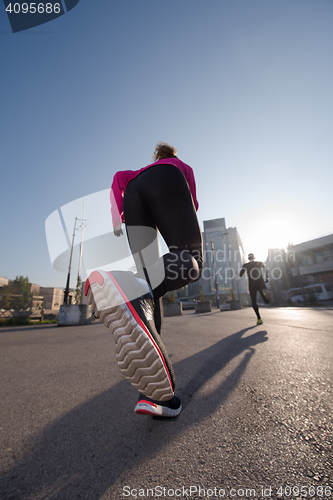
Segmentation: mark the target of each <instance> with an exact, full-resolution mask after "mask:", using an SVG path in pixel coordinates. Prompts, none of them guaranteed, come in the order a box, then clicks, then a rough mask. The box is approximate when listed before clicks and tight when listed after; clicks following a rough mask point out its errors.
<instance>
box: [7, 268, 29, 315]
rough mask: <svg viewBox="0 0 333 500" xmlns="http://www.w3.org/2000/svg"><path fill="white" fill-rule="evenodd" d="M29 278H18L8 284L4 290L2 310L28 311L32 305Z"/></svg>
mask: <svg viewBox="0 0 333 500" xmlns="http://www.w3.org/2000/svg"><path fill="white" fill-rule="evenodd" d="M30 288H31V286H30V283H29V278H24V277H23V276H16V278H15V280H14V281H11V282H10V283H8V285H6V286H4V287H3V289H2V296H3V299H2V301H1V302H2V304H1V305H2V308H3V309H16V310H22V309H27V308H28V307H29V305H30V304H31V292H30Z"/></svg>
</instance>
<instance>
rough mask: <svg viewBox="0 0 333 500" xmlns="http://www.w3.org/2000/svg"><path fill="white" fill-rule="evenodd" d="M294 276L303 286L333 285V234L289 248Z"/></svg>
mask: <svg viewBox="0 0 333 500" xmlns="http://www.w3.org/2000/svg"><path fill="white" fill-rule="evenodd" d="M289 255H290V261H291V262H292V274H293V276H295V277H297V276H299V277H300V278H301V280H302V285H303V286H306V285H312V284H314V283H329V284H333V234H329V235H328V236H323V237H321V238H317V239H315V240H310V241H306V242H304V243H300V244H298V245H290V246H289Z"/></svg>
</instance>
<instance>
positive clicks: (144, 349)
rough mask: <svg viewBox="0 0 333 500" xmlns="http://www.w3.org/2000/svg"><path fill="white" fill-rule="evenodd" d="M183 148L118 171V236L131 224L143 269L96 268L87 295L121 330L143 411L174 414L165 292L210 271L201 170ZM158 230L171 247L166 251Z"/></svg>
mask: <svg viewBox="0 0 333 500" xmlns="http://www.w3.org/2000/svg"><path fill="white" fill-rule="evenodd" d="M176 155H177V151H176V149H175V148H174V147H172V146H170V145H169V144H166V143H159V144H158V145H157V146H156V149H155V153H154V156H153V158H154V160H155V162H154V163H152V164H150V165H148V166H146V167H144V168H142V169H140V170H137V171H132V170H127V171H120V172H117V173H116V174H115V176H114V179H113V183H112V188H111V213H112V222H113V227H114V234H115V235H116V236H121V235H122V223H123V222H124V223H125V228H126V233H127V238H128V242H129V246H130V249H131V252H132V255H133V258H134V261H135V264H136V268H137V273H136V274H135V275H134V274H133V273H132V272H130V271H112V272H109V273H107V272H104V271H94V272H93V273H92V274H91V275H90V276H89V278H88V279H87V282H86V286H85V294H86V295H87V296H88V303H89V304H92V308H93V312H94V314H95V316H97V317H99V319H100V321H102V322H103V323H104V324H105V326H107V327H108V328H109V329H110V331H111V332H112V333H113V335H114V339H115V342H116V357H117V362H118V365H119V367H120V369H121V371H122V373H123V374H124V376H125V377H126V378H127V379H128V380H129V381H130V382H131V384H132V385H133V386H134V387H135V388H136V389H138V390H139V401H138V403H137V405H136V407H135V412H136V413H147V414H150V415H161V416H167V417H172V416H176V415H178V414H179V413H180V411H181V402H180V400H179V398H178V397H177V396H175V395H174V389H175V376H174V372H173V369H172V366H171V363H170V360H169V357H168V354H167V352H166V349H165V347H164V344H163V342H162V339H161V337H160V332H161V327H162V313H161V300H160V299H161V297H162V296H163V295H164V294H165V293H166V292H168V291H172V290H176V289H179V288H182V287H183V286H185V285H187V284H189V283H192V282H193V281H197V280H198V279H199V278H200V276H201V270H202V237H201V231H200V227H199V223H198V219H197V215H196V210H197V209H198V202H197V199H196V185H195V179H194V174H193V170H192V169H191V167H190V166H188V165H186V164H185V163H183V162H182V161H181V160H179V159H178V158H177V156H176ZM158 231H159V232H160V234H161V235H162V237H163V238H164V240H165V242H166V244H167V246H168V249H169V252H168V253H167V254H165V255H163V256H162V257H160V256H159V251H158Z"/></svg>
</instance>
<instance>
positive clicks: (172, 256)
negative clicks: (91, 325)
mask: <svg viewBox="0 0 333 500" xmlns="http://www.w3.org/2000/svg"><path fill="white" fill-rule="evenodd" d="M124 218H125V225H126V232H127V237H128V241H129V245H130V248H131V252H132V255H133V258H134V262H135V264H136V267H137V272H138V276H142V277H145V278H146V279H147V280H148V281H149V283H150V286H151V288H152V289H153V293H154V299H155V301H158V299H159V298H160V297H162V295H164V294H165V293H166V292H168V291H172V290H177V289H179V288H182V287H183V286H185V285H187V284H189V283H192V282H193V281H197V280H198V279H199V278H200V276H201V270H202V237H201V231H200V226H199V223H198V218H197V214H196V211H195V207H194V204H193V199H192V195H191V191H190V189H189V186H188V184H187V182H186V179H185V177H184V175H183V174H182V172H181V171H180V170H179V169H178V168H177V167H175V166H173V165H167V164H165V165H164V164H160V165H156V166H154V167H151V168H148V169H147V170H145V171H143V172H142V173H141V174H139V175H138V176H137V177H135V178H134V179H133V180H132V181H131V182H130V183H129V185H128V186H127V188H126V190H125V194H124ZM157 230H158V231H159V232H160V233H161V235H162V237H163V238H164V240H165V242H166V244H167V246H168V248H169V250H170V251H169V253H167V254H165V255H163V257H159V251H158V240H157ZM156 321H157V323H158V318H156ZM156 327H157V329H158V331H159V330H160V328H159V327H158V324H157V325H156Z"/></svg>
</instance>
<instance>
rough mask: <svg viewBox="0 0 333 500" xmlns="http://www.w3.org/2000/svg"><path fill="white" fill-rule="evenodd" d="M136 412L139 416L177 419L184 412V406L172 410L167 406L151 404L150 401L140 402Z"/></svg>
mask: <svg viewBox="0 0 333 500" xmlns="http://www.w3.org/2000/svg"><path fill="white" fill-rule="evenodd" d="M134 411H135V413H136V414H137V415H151V416H153V417H154V416H158V417H177V415H179V414H180V412H181V411H182V405H180V407H179V408H177V409H175V410H172V409H171V408H168V407H166V406H162V405H159V404H155V403H151V402H150V401H144V400H143V401H138V403H137V405H136V407H135V408H134Z"/></svg>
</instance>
